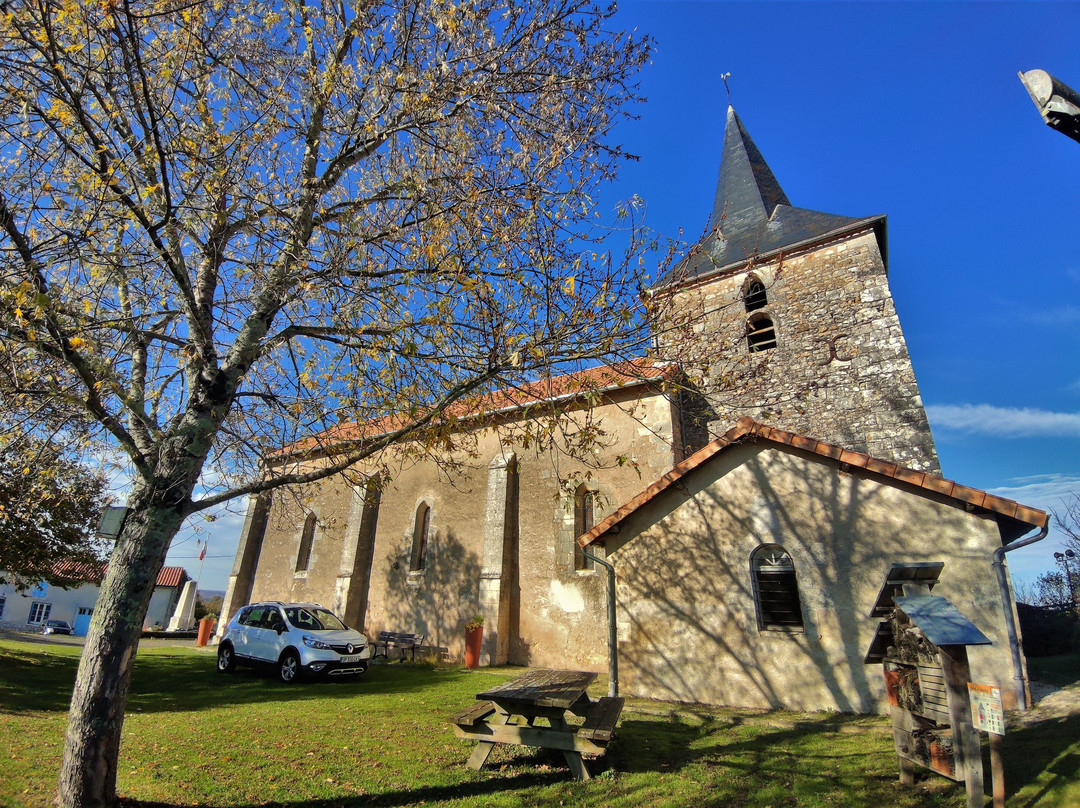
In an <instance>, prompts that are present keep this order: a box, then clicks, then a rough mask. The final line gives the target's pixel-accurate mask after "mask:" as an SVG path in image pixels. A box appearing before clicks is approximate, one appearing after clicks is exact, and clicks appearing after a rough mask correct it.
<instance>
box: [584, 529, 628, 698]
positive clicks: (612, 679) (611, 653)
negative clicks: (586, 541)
mask: <svg viewBox="0 0 1080 808" xmlns="http://www.w3.org/2000/svg"><path fill="white" fill-rule="evenodd" d="M581 554H582V555H583V556H585V558H587V559H589V560H590V561H593V562H595V563H597V564H600V565H601V566H603V567H604V568H605V569H606V570H607V619H608V680H609V681H608V695H609V696H610V697H611V698H618V696H619V626H618V624H617V623H616V622H615V568H614V567H613V566H611V564H609V563H607V562H606V561H604V559H602V558H597V557H596V556H594V555H593V554H592V553H590V552H588V551H587V550H585V549H584V548H582V550H581Z"/></svg>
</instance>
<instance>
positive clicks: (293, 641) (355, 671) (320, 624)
mask: <svg viewBox="0 0 1080 808" xmlns="http://www.w3.org/2000/svg"><path fill="white" fill-rule="evenodd" d="M370 658H371V648H370V647H369V646H368V641H367V637H365V636H364V635H363V634H361V633H360V632H358V631H354V630H353V629H351V628H349V627H348V626H346V625H345V624H344V623H342V622H341V620H340V619H338V617H337V616H336V615H335V614H334V613H333V612H331V611H330V610H329V609H327V608H325V607H323V606H320V605H319V604H317V603H281V602H280V601H268V602H264V603H252V604H251V605H250V606H245V607H244V608H242V609H241V610H240V611H238V612H237V613H236V614H235V615H234V616H233V619H232V620H230V621H229V625H228V626H227V627H226V629H225V636H223V637H222V638H221V643H220V644H219V645H218V653H217V669H218V670H219V671H221V672H222V673H229V672H231V671H232V670H234V669H235V668H236V665H237V664H249V665H270V666H273V668H274V670H275V671H276V673H277V677H278V678H279V679H280V680H281V681H282V682H285V683H291V682H295V681H296V679H297V678H299V676H300V674H302V673H303V674H317V675H321V676H344V675H359V674H362V673H365V672H366V671H367V667H368V660H369V659H370Z"/></svg>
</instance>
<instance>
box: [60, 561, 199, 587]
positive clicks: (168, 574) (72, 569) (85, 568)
mask: <svg viewBox="0 0 1080 808" xmlns="http://www.w3.org/2000/svg"><path fill="white" fill-rule="evenodd" d="M108 569H109V565H108V563H107V562H105V561H96V562H78V561H57V562H56V563H55V564H53V565H52V572H53V575H56V576H57V577H60V578H66V579H67V580H69V581H71V582H72V583H79V582H81V583H90V584H100V583H101V582H102V581H103V580H104V579H105V573H106V572H107V571H108ZM187 580H188V574H187V570H185V569H184V568H183V567H162V568H161V572H159V573H158V577H157V581H155V582H154V586H181V585H182V584H183V583H184V582H185V581H187Z"/></svg>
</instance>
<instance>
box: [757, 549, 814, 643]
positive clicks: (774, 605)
mask: <svg viewBox="0 0 1080 808" xmlns="http://www.w3.org/2000/svg"><path fill="white" fill-rule="evenodd" d="M750 572H751V577H752V578H753V582H754V602H755V605H756V606H757V616H758V628H760V629H762V630H766V629H780V630H788V631H790V630H792V629H801V628H802V627H803V616H802V603H801V601H800V600H799V583H798V581H797V580H796V579H795V565H794V563H792V561H791V556H790V555H789V554H788V552H787V550H785V549H784V548H783V547H781V546H780V545H778V544H763V545H761V546H760V547H758V548H757V549H756V550H754V552H753V553H752V554H751V555H750Z"/></svg>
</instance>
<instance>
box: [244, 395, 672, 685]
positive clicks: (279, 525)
mask: <svg viewBox="0 0 1080 808" xmlns="http://www.w3.org/2000/svg"><path fill="white" fill-rule="evenodd" d="M569 417H570V423H571V424H575V423H576V424H578V425H580V424H581V423H583V421H584V419H585V418H587V417H589V418H591V419H592V420H593V421H594V422H596V423H598V424H599V425H600V428H601V429H602V430H603V433H604V436H605V437H603V438H602V443H606V444H607V448H605V449H603V450H598V452H597V455H596V457H595V463H590V464H589V465H586V464H583V463H582V462H580V461H576V460H572V459H571V458H569V457H568V456H567V455H565V454H564V453H562V452H560V451H558V450H549V449H547V448H546V447H543V446H537V445H533V446H532V447H531V448H529V449H522V448H521V447H520V446H514V445H509V446H507V445H505V444H504V442H503V441H504V439H505V437H506V435H508V434H510V432H508V431H507V430H506V429H505V428H504V429H496V428H492V427H488V428H484V429H480V430H476V431H474V433H473V434H472V435H471V437H472V439H474V441H475V443H474V444H473V451H471V452H470V453H469V454H468V455H465V454H462V455H459V456H458V457H457V458H456V460H458V461H460V463H461V468H460V469H459V470H458V471H457V472H454V473H448V472H447V471H446V470H445V469H444V468H443V467H442V466H440V465H439V464H437V463H436V462H434V461H433V460H423V461H415V462H410V463H407V464H403V465H401V466H400V467H398V468H396V469H394V470H393V471H392V473H391V478H390V480H389V482H388V483H387V484H386V485H385V486H384V487H383V489H382V492H381V496H380V497H377V498H374V497H372V496H371V492H369V491H367V490H365V488H364V487H363V486H362V485H361V486H357V487H353V486H351V485H350V484H349V483H347V482H346V480H345V479H344V478H342V477H340V476H339V477H334V478H331V479H328V480H326V481H324V482H322V483H321V484H318V485H311V486H308V487H307V488H306V489H304V490H303V491H301V492H299V493H298V494H290V493H287V492H277V493H276V494H275V495H274V496H273V497H272V499H271V501H270V504H269V508H268V513H267V518H266V519H265V529H264V530H263V532H262V534H261V542H260V540H259V537H258V536H256V535H250V534H251V533H252V531H255V532H258V531H259V529H260V525H261V523H260V520H259V519H257V518H253V519H250V520H249V528H248V529H247V530H246V531H245V536H244V537H243V538H242V544H241V548H240V551H239V552H238V556H237V558H238V562H237V567H236V569H234V575H233V578H232V584H231V586H230V592H229V593H228V595H227V598H228V599H229V600H230V602H229V603H228V604H227V607H226V608H227V610H228V611H230V612H233V611H235V610H236V609H237V608H239V606H241V605H243V603H248V602H254V601H258V600H282V601H314V602H318V603H322V604H324V605H327V606H332V607H333V608H334V609H335V610H336V611H337V612H338V613H339V614H342V615H343V616H345V618H346V622H349V623H351V624H353V625H362V626H363V628H364V629H365V630H366V631H367V632H368V633H369V635H370V636H375V635H377V633H378V632H379V631H380V630H392V631H410V632H416V633H420V634H426V635H427V637H428V640H427V641H428V643H429V644H433V645H439V646H444V647H447V648H449V649H450V652H451V653H452V654H455V655H458V656H460V655H462V654H463V644H464V628H463V627H464V623H465V621H466V620H467V619H468V618H470V617H471V616H473V615H474V614H476V613H478V612H480V613H483V614H484V615H485V618H486V625H485V660H484V661H485V662H487V663H495V662H511V663H514V664H521V665H534V666H547V667H573V668H579V669H586V670H589V669H594V670H603V669H604V668H605V667H606V665H607V623H606V608H607V607H606V600H605V598H606V588H605V587H606V580H605V578H604V577H603V574H602V572H601V571H594V570H580V571H579V570H575V568H574V539H575V538H576V534H575V519H574V507H573V500H572V493H573V492H572V490H571V491H569V492H568V491H567V490H566V489H565V488H564V487H563V486H562V485H561V484H560V482H561V481H563V480H569V479H573V478H574V477H575V475H576V476H577V478H578V479H580V480H582V481H584V484H585V485H586V486H587V487H588V488H589V489H591V490H595V491H596V492H597V496H596V500H595V512H594V521H596V522H598V521H600V520H601V519H602V518H603V517H604V516H605V515H606V514H607V513H609V512H610V511H612V510H614V509H615V508H617V507H618V506H620V505H622V504H623V503H624V502H625V501H626V500H628V499H630V498H631V497H632V496H634V495H635V494H637V493H638V491H640V490H641V488H643V487H644V485H645V484H647V482H648V481H651V480H653V479H655V478H657V477H659V476H660V475H662V474H663V473H665V472H666V471H668V470H670V469H671V467H672V466H673V465H674V463H675V462H676V459H675V457H674V454H673V450H672V448H671V447H672V443H673V439H675V438H676V437H677V434H678V430H679V417H678V411H677V409H676V407H675V406H674V404H673V403H672V401H671V400H669V399H668V398H667V397H666V396H665V395H663V394H661V393H660V392H659V391H657V390H655V389H654V388H651V387H648V386H647V385H640V384H639V385H631V386H630V387H629V388H628V389H626V390H624V391H619V392H615V393H612V394H610V395H609V396H608V397H607V399H606V400H605V401H604V402H603V403H602V404H600V405H599V406H598V407H596V408H595V409H594V410H593V411H592V413H591V415H589V414H588V412H587V411H586V410H585V409H578V410H577V411H575V412H572V413H570V416H569ZM504 426H505V425H504ZM619 455H623V456H625V458H626V459H627V462H624V463H623V464H622V465H620V464H619V463H618V462H617V457H618V456H619ZM593 465H596V466H599V467H602V468H592V466H593ZM363 471H364V470H363V469H360V470H358V472H359V475H354V479H356V478H357V476H362V475H363ZM421 503H424V504H425V505H426V506H427V507H428V508H430V516H429V519H430V523H429V533H428V540H427V552H426V556H425V564H424V569H423V571H412V570H411V569H410V568H411V566H413V564H412V552H413V541H414V534H415V531H416V524H417V510H418V507H419V506H420V505H421ZM253 510H254V508H253ZM309 512H311V513H314V514H315V515H316V517H317V526H316V527H315V530H314V536H313V537H312V541H311V554H310V561H309V563H308V567H307V569H306V570H302V571H299V572H298V571H297V569H296V567H297V557H298V554H299V552H300V546H301V542H302V538H303V530H304V522H305V519H306V515H307V513H309ZM247 545H250V546H251V547H256V546H257V547H258V551H257V552H256V551H254V550H252V551H249V552H245V547H246V546H247ZM245 557H246V558H248V560H247V561H246V562H245V561H243V558H245ZM368 565H370V567H368ZM369 569H370V572H369ZM247 577H249V578H250V579H251V580H252V584H251V590H250V595H249V596H248V597H247V598H245V597H244V596H243V595H244V593H243V589H244V584H243V582H244V580H245V578H247ZM232 601H235V602H232ZM241 601H243V603H242V602H241Z"/></svg>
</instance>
